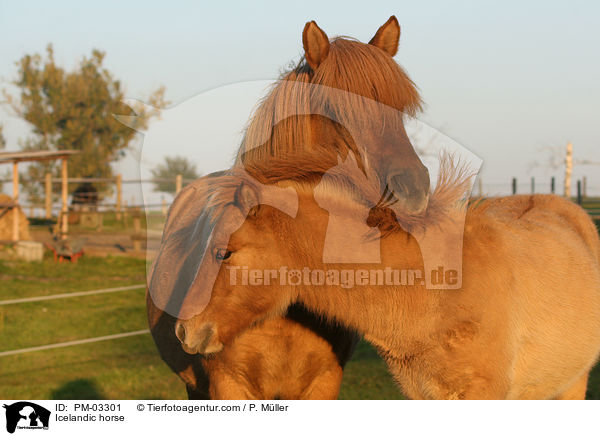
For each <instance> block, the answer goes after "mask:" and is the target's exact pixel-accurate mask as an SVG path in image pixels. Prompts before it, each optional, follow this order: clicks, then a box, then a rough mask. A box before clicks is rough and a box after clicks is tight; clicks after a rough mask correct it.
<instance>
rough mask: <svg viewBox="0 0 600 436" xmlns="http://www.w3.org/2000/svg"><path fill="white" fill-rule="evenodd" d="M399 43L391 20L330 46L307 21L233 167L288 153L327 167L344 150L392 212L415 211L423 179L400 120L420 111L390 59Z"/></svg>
mask: <svg viewBox="0 0 600 436" xmlns="http://www.w3.org/2000/svg"><path fill="white" fill-rule="evenodd" d="M399 38H400V26H399V25H398V21H397V20H396V17H394V16H392V17H390V19H389V20H388V21H387V22H386V23H385V24H384V25H383V26H381V27H380V28H379V30H378V31H377V33H376V34H375V36H374V37H373V38H372V39H371V41H370V42H369V43H368V44H363V43H361V42H358V41H354V40H350V39H348V38H334V39H333V40H331V41H330V40H329V39H328V37H327V35H326V34H325V32H324V31H323V30H321V29H320V28H319V27H318V26H317V24H316V23H315V22H314V21H311V22H309V23H307V24H306V26H305V28H304V32H303V34H302V42H303V45H304V51H305V56H304V58H303V59H302V60H301V61H300V62H299V64H298V65H297V66H295V67H294V68H292V70H291V71H289V72H287V73H284V74H283V76H282V78H281V79H280V80H279V81H278V82H277V83H276V84H275V86H274V88H273V89H272V91H271V93H270V94H269V95H268V96H267V97H266V98H265V99H264V100H263V101H262V103H261V104H260V105H259V106H258V108H257V110H256V111H255V114H254V116H253V118H252V120H251V122H250V124H249V126H248V128H247V131H246V134H245V137H244V140H243V143H242V146H241V148H240V151H239V154H238V160H237V163H238V164H242V165H253V164H254V163H256V162H263V161H264V160H265V159H270V158H273V157H275V158H277V157H286V156H287V155H288V154H290V153H292V154H294V155H299V154H304V155H308V156H312V157H313V158H315V159H319V160H321V161H323V162H325V163H327V164H329V167H334V166H336V165H337V161H338V156H342V157H345V155H346V154H347V153H348V152H351V153H353V154H354V155H355V156H356V158H357V160H359V161H360V163H361V165H363V166H364V167H366V168H367V169H372V170H373V171H374V172H375V173H377V175H378V177H379V178H380V180H381V185H382V187H384V189H385V190H387V191H389V192H391V193H392V194H393V195H394V197H395V203H396V204H395V206H394V207H395V208H399V209H403V210H405V211H408V212H411V213H413V214H419V213H421V212H422V211H423V210H424V208H425V207H426V205H427V199H428V196H429V173H428V171H427V168H426V167H425V166H424V165H423V164H422V162H421V161H420V159H419V157H418V156H417V154H416V153H415V151H414V149H413V147H412V144H411V143H410V141H409V139H408V136H407V135H406V131H405V129H404V124H403V117H404V116H405V115H414V114H415V113H417V112H418V111H419V110H420V108H421V98H420V96H419V93H418V92H417V89H416V87H415V85H414V83H413V82H412V81H411V79H410V78H409V77H408V76H407V74H406V73H405V72H404V70H403V69H402V68H401V67H400V66H399V65H398V64H397V63H396V62H395V61H394V59H393V56H394V55H395V54H396V52H397V50H398V43H399ZM341 129H343V131H342V130H341ZM382 193H383V192H382Z"/></svg>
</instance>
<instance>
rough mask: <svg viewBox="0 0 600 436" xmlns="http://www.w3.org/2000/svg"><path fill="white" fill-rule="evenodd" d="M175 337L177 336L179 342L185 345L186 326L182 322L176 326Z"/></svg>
mask: <svg viewBox="0 0 600 436" xmlns="http://www.w3.org/2000/svg"><path fill="white" fill-rule="evenodd" d="M175 336H177V339H179V342H181V343H182V344H183V343H185V342H184V341H185V326H184V325H183V324H182V323H180V322H178V323H177V324H176V325H175Z"/></svg>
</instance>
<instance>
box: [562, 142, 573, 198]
mask: <svg viewBox="0 0 600 436" xmlns="http://www.w3.org/2000/svg"><path fill="white" fill-rule="evenodd" d="M572 174H573V144H571V143H570V142H569V143H568V144H567V155H566V156H565V194H564V195H565V197H567V198H570V197H571V175H572Z"/></svg>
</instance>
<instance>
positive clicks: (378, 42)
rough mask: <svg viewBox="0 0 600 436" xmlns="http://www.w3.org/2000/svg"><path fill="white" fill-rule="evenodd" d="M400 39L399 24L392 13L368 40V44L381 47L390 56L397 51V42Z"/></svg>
mask: <svg viewBox="0 0 600 436" xmlns="http://www.w3.org/2000/svg"><path fill="white" fill-rule="evenodd" d="M399 41H400V24H398V20H397V19H396V17H395V16H394V15H392V16H391V17H390V19H389V20H387V21H386V22H385V24H384V25H383V26H381V27H380V28H379V29H378V30H377V33H376V34H375V36H374V37H373V38H372V39H371V40H370V41H369V44H371V45H374V46H375V47H378V48H380V49H382V50H383V51H384V52H386V53H387V54H389V55H390V56H392V57H393V56H395V55H396V53H397V52H398V42H399Z"/></svg>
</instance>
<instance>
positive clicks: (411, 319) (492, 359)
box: [178, 162, 600, 399]
mask: <svg viewBox="0 0 600 436" xmlns="http://www.w3.org/2000/svg"><path fill="white" fill-rule="evenodd" d="M314 165H315V167H318V165H319V164H318V162H316V163H315V164H314ZM282 167H283V164H282V163H281V162H279V163H278V164H277V167H276V170H275V171H274V173H272V174H271V173H270V169H269V168H268V167H265V168H262V169H261V174H262V177H263V181H265V180H269V179H270V181H271V182H272V183H273V184H275V185H279V186H287V187H289V186H292V187H294V189H295V191H296V194H297V201H298V202H299V206H298V214H297V216H296V217H295V218H292V217H290V216H288V215H287V214H285V213H282V212H281V211H280V210H278V209H277V208H273V207H271V206H267V205H264V203H265V200H266V199H265V198H264V196H265V195H269V194H265V193H264V192H263V189H261V188H260V186H259V185H258V184H257V183H256V181H255V180H254V179H253V178H249V177H247V176H245V175H240V176H239V178H238V183H237V187H234V185H233V184H232V181H231V175H228V176H226V177H223V179H222V180H221V181H217V185H219V184H220V185H221V186H225V184H226V185H227V189H222V190H219V191H217V190H215V191H214V194H211V195H215V196H219V197H220V198H219V199H217V198H213V202H215V204H218V205H219V208H220V212H219V216H220V217H221V219H220V220H219V222H218V223H216V227H215V229H216V231H219V230H220V229H224V228H228V227H230V226H231V220H232V217H233V216H235V215H236V214H237V215H239V214H241V215H243V216H246V215H247V218H246V220H245V222H244V223H243V224H242V225H241V226H240V225H239V224H238V223H235V225H234V227H235V228H236V229H237V230H236V231H234V232H233V233H232V234H231V237H230V238H229V240H228V241H227V242H226V243H225V244H224V245H220V244H223V241H220V240H219V239H218V238H217V239H215V240H214V247H213V249H214V250H215V252H217V253H225V255H226V260H224V265H226V267H227V269H229V270H230V271H231V270H236V271H237V270H238V269H239V268H248V270H249V271H255V273H253V274H254V275H255V276H257V277H261V278H263V280H262V281H260V282H259V283H246V284H239V283H236V285H235V286H232V284H231V281H230V277H229V274H227V272H226V271H224V270H222V271H220V272H219V275H218V277H217V280H216V283H215V286H214V288H213V289H212V296H211V299H210V302H209V303H208V305H207V306H206V307H205V309H204V311H203V312H202V313H201V314H199V315H197V316H195V317H194V318H192V319H189V320H180V321H179V322H178V328H179V329H183V330H185V331H186V335H185V338H186V340H187V341H189V343H188V345H187V346H193V345H194V342H199V341H200V342H201V341H208V342H209V343H210V344H211V346H217V345H218V344H219V343H221V342H224V343H226V342H228V341H229V340H230V339H231V338H232V337H235V336H237V335H239V334H240V332H243V331H245V330H246V329H247V328H248V327H249V326H251V325H252V324H253V323H254V322H255V321H256V320H257V319H263V318H264V317H265V316H269V315H270V316H273V315H276V314H279V313H282V312H284V311H285V308H286V307H287V306H288V305H289V304H293V303H295V302H301V303H302V304H304V305H305V306H306V307H307V308H309V309H310V310H314V311H315V312H317V313H321V314H323V315H325V316H327V317H330V318H332V319H335V320H337V321H339V322H340V323H342V324H344V325H346V326H348V327H350V328H353V329H356V330H357V331H359V332H360V333H362V334H363V335H364V336H365V338H366V339H367V340H368V341H370V342H371V343H372V344H374V345H375V346H376V347H377V348H378V350H379V353H380V354H381V355H382V356H383V358H384V359H385V360H386V362H387V364H388V367H389V368H390V370H391V372H392V373H393V375H394V377H395V379H396V381H397V382H398V383H399V385H400V386H401V388H402V390H403V391H404V393H405V394H406V395H408V396H409V397H411V398H414V399H486V398H495V399H550V398H556V399H574V398H577V399H583V398H584V397H585V391H586V383H587V378H588V373H589V371H590V369H591V368H592V366H593V365H594V363H595V362H596V361H597V359H598V355H599V352H600V267H599V261H600V241H599V238H598V234H597V230H596V228H595V226H594V224H593V222H592V221H591V219H590V218H589V216H588V215H587V214H586V212H585V211H583V210H582V209H581V208H580V207H579V206H576V205H574V204H572V203H571V202H569V201H567V200H565V199H562V198H560V197H556V196H549V195H531V196H515V197H510V198H506V199H497V200H495V199H490V200H485V201H482V202H479V203H475V204H471V205H469V206H467V203H466V201H465V199H464V194H465V192H466V189H465V186H466V183H465V180H467V177H466V176H464V175H461V174H460V173H456V172H454V174H453V171H454V170H453V168H452V166H451V165H450V164H447V165H445V166H444V167H443V168H442V169H441V171H440V176H441V178H440V179H439V180H441V182H440V181H438V186H437V187H436V189H435V192H434V193H433V194H432V195H431V198H430V200H429V205H428V208H427V211H426V213H425V214H423V215H422V216H421V218H420V222H419V221H418V220H414V219H413V218H414V217H412V218H411V219H412V221H406V223H405V225H404V226H399V225H397V226H395V227H393V226H392V224H390V222H393V221H395V219H396V217H394V219H390V218H389V215H390V214H387V213H384V212H382V213H375V214H373V215H372V216H371V217H370V220H371V221H370V222H369V225H370V226H375V228H377V227H378V228H379V229H381V230H380V233H381V238H380V243H381V259H382V260H381V264H379V265H373V264H368V265H355V264H353V265H331V264H329V265H328V264H325V263H324V262H323V261H322V252H323V245H324V243H323V241H324V239H325V233H326V229H327V225H328V222H329V217H328V214H327V213H326V212H325V211H324V210H323V209H322V208H321V207H320V206H319V204H317V201H316V198H319V203H321V204H322V203H323V201H324V199H327V198H330V199H331V201H332V202H336V204H337V205H338V208H337V210H338V211H340V210H343V209H344V208H345V212H346V217H347V218H348V219H347V220H346V226H347V227H346V228H347V231H348V232H364V234H365V240H367V239H368V237H369V229H370V230H371V231H373V229H374V227H369V226H366V225H365V223H364V222H360V221H359V220H355V222H352V218H353V217H357V216H358V217H360V216H364V214H363V210H364V209H365V208H366V209H370V208H372V206H373V204H372V202H371V200H369V198H372V194H371V193H370V192H369V190H371V189H372V187H369V186H364V185H361V184H359V183H353V182H352V179H353V178H354V177H355V176H354V175H353V174H350V175H342V174H340V175H339V176H336V177H329V178H328V181H327V182H326V183H323V182H322V181H321V178H320V177H317V178H315V177H314V170H313V171H308V170H306V169H303V168H301V167H299V166H298V165H295V164H294V162H289V171H287V173H288V174H289V177H288V178H289V179H290V180H284V178H282V176H281V175H282V173H284V171H282ZM305 168H309V167H308V166H307V167H305ZM370 180H373V179H372V178H371V179H370ZM375 191H377V189H375ZM292 200H293V199H292ZM290 201H291V200H290ZM267 203H268V201H267ZM256 204H260V205H259V206H256ZM467 207H468V209H465V208H467ZM465 211H466V213H467V217H466V224H465V229H464V240H463V245H464V246H463V256H464V263H463V271H462V276H463V282H462V287H461V288H460V289H458V290H451V291H448V290H445V291H439V290H435V291H433V290H428V289H426V288H425V287H424V285H423V282H422V281H421V280H419V278H420V277H422V274H420V273H421V272H422V271H423V258H422V255H421V251H420V249H419V245H418V243H417V242H416V239H415V238H414V237H413V236H412V234H411V233H408V232H407V231H406V230H405V229H412V230H413V231H414V232H418V231H425V232H426V231H427V230H428V229H429V228H431V227H432V226H436V227H439V226H442V228H443V226H444V225H445V222H446V221H448V220H452V219H453V214H455V213H463V212H465ZM409 218H410V217H409ZM386 220H387V221H386ZM400 221H402V218H401V219H400ZM282 266H285V268H283V267H282ZM332 267H339V268H341V270H338V269H335V268H332ZM257 271H258V272H257ZM272 271H279V272H280V275H279V277H278V280H269V281H268V283H267V280H266V278H267V277H269V278H271V279H272V275H271V272H272ZM286 271H287V272H290V274H287V281H286V282H285V283H284V284H283V285H282V284H281V283H282V281H281V280H282V278H281V277H283V276H285V272H286ZM292 271H294V272H296V271H307V272H308V273H307V276H308V278H309V279H310V280H308V282H307V281H303V280H300V279H298V278H297V277H294V276H293V275H292V274H291V272H292ZM340 271H341V273H343V272H344V271H346V273H347V272H348V271H350V272H351V273H353V275H352V277H353V279H354V282H353V283H348V282H347V281H346V282H343V281H342V280H341V277H342V275H341V274H336V273H340ZM388 271H389V272H390V277H389V280H388V277H387V272H388ZM403 271H404V272H408V273H410V274H408V276H409V279H408V280H407V279H406V275H402V274H401V272H403ZM315 272H316V273H315ZM319 272H325V274H323V273H321V274H319ZM380 272H381V274H379V273H380ZM384 272H385V276H384ZM394 272H398V274H395V275H394V274H392V273H394ZM323 277H325V279H323ZM346 278H347V274H346ZM197 291H198V292H195V293H193V294H190V295H188V297H187V298H188V299H189V301H186V303H190V304H193V301H194V299H196V298H200V297H201V295H200V292H201V289H197ZM240 306H243V307H245V308H246V310H245V311H244V312H243V313H239V316H237V317H236V320H235V322H234V323H231V322H229V319H230V317H229V316H228V315H227V314H228V313H230V312H231V311H235V308H236V307H240Z"/></svg>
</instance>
